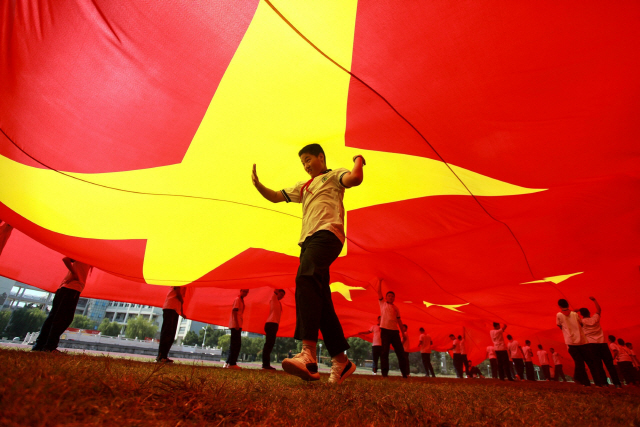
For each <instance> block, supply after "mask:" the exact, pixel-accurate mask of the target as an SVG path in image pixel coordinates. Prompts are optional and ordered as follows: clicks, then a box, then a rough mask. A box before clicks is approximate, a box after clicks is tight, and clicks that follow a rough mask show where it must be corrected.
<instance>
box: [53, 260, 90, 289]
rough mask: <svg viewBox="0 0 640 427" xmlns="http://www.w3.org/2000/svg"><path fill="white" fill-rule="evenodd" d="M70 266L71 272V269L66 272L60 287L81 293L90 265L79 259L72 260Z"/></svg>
mask: <svg viewBox="0 0 640 427" xmlns="http://www.w3.org/2000/svg"><path fill="white" fill-rule="evenodd" d="M71 268H72V269H73V273H72V272H71V271H69V272H68V273H67V275H66V276H65V278H64V280H63V281H62V284H60V287H61V288H67V289H73V290H74V291H78V292H80V293H82V291H83V290H84V286H85V285H86V284H87V277H89V273H90V272H91V266H90V265H88V264H85V263H83V262H80V261H74V262H72V263H71ZM74 273H75V274H74ZM74 276H75V277H74ZM76 277H77V279H76Z"/></svg>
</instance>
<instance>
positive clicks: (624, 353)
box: [618, 345, 632, 362]
mask: <svg viewBox="0 0 640 427" xmlns="http://www.w3.org/2000/svg"><path fill="white" fill-rule="evenodd" d="M618 362H632V360H631V353H629V349H628V348H627V347H624V346H621V345H619V346H618Z"/></svg>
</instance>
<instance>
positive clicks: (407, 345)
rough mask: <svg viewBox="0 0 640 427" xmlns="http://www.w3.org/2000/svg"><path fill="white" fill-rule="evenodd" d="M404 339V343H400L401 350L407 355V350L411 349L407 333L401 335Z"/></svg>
mask: <svg viewBox="0 0 640 427" xmlns="http://www.w3.org/2000/svg"><path fill="white" fill-rule="evenodd" d="M402 336H403V337H404V342H403V343H402V348H404V351H405V352H406V353H409V349H410V348H411V345H410V344H409V334H408V333H407V332H405V333H404V335H402Z"/></svg>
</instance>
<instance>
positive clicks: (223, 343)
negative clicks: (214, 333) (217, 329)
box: [218, 335, 231, 351]
mask: <svg viewBox="0 0 640 427" xmlns="http://www.w3.org/2000/svg"><path fill="white" fill-rule="evenodd" d="M230 345H231V335H223V336H221V337H220V338H218V347H220V348H221V349H222V351H229V346H230Z"/></svg>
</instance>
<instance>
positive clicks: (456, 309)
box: [422, 301, 469, 313]
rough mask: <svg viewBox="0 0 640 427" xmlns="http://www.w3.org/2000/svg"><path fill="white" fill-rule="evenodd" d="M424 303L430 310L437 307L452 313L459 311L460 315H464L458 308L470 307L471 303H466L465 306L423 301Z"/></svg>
mask: <svg viewBox="0 0 640 427" xmlns="http://www.w3.org/2000/svg"><path fill="white" fill-rule="evenodd" d="M422 302H423V303H424V305H426V306H427V308H429V307H431V306H436V307H442V308H446V309H447V310H451V311H457V312H458V313H462V311H460V310H458V307H462V306H465V305H469V303H465V304H433V303H430V302H426V301H422Z"/></svg>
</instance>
